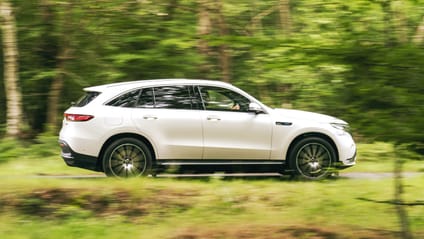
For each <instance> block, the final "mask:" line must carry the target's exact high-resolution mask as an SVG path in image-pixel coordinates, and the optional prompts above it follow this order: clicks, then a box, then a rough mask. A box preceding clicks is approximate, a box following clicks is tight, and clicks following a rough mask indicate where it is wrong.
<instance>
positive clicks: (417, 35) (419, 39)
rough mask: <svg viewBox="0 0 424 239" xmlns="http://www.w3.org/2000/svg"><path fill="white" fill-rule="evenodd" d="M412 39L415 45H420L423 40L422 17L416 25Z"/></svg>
mask: <svg viewBox="0 0 424 239" xmlns="http://www.w3.org/2000/svg"><path fill="white" fill-rule="evenodd" d="M412 41H413V42H414V43H415V44H417V45H420V44H422V43H423V42H424V17H423V19H422V20H421V22H420V25H418V27H417V31H416V32H415V35H414V38H413V39H412Z"/></svg>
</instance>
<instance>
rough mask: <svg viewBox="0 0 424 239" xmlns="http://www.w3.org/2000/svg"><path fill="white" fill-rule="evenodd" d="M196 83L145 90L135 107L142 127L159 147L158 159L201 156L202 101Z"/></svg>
mask: <svg viewBox="0 0 424 239" xmlns="http://www.w3.org/2000/svg"><path fill="white" fill-rule="evenodd" d="M196 99H198V98H195V97H193V87H192V86H184V85H182V86H160V87H151V88H145V89H143V90H142V92H141V95H140V97H139V101H138V104H137V109H135V110H134V111H133V116H132V118H133V120H134V122H135V124H136V125H137V128H138V130H139V131H140V133H141V134H142V135H144V136H146V137H147V138H148V139H149V141H150V142H152V144H153V145H154V147H155V150H156V155H157V159H159V160H161V159H162V160H163V159H168V160H169V159H201V158H202V151H203V144H202V122H201V115H200V111H199V110H198V109H199V105H200V102H196Z"/></svg>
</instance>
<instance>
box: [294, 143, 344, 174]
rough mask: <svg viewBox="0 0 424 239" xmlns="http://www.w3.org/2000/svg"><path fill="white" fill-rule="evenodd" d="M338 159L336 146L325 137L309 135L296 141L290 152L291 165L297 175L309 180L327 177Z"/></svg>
mask: <svg viewBox="0 0 424 239" xmlns="http://www.w3.org/2000/svg"><path fill="white" fill-rule="evenodd" d="M336 161H337V155H336V151H335V149H334V147H333V146H332V145H331V144H330V143H329V142H328V141H327V140H325V139H322V138H319V137H308V138H304V139H301V140H300V141H298V142H296V144H295V145H294V147H293V148H292V150H291V151H290V154H289V166H290V169H292V170H294V173H295V176H299V177H301V178H303V179H308V180H319V179H323V178H327V177H328V176H330V175H331V173H333V171H334V168H333V167H332V166H333V164H334V163H335V162H336Z"/></svg>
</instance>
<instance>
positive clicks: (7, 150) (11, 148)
mask: <svg viewBox="0 0 424 239" xmlns="http://www.w3.org/2000/svg"><path fill="white" fill-rule="evenodd" d="M23 150H24V147H23V146H22V145H21V143H20V142H19V141H16V140H14V139H9V138H4V139H0V163H1V162H6V161H8V160H11V159H17V158H19V157H20V156H22V155H23Z"/></svg>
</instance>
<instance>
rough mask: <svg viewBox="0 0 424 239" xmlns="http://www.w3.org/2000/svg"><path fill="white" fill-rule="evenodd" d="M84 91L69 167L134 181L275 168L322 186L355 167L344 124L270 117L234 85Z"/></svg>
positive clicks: (295, 115)
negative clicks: (163, 173)
mask: <svg viewBox="0 0 424 239" xmlns="http://www.w3.org/2000/svg"><path fill="white" fill-rule="evenodd" d="M84 90H85V91H86V95H85V96H84V97H83V98H81V99H80V100H79V101H78V102H77V103H76V104H75V105H73V106H72V107H71V108H69V109H68V110H67V111H66V112H65V118H64V120H63V127H62V130H61V132H60V136H59V143H60V146H61V148H62V157H63V159H64V160H65V162H66V163H67V164H68V165H69V166H75V167H81V168H85V169H90V170H95V171H102V172H104V173H106V175H108V176H118V177H128V176H140V175H148V174H155V169H156V168H158V167H161V166H163V165H202V166H211V165H220V166H226V165H229V166H231V165H253V166H257V167H261V166H263V165H271V166H273V168H275V169H276V170H277V171H278V172H281V173H291V174H294V175H300V176H302V177H304V178H308V179H319V178H323V177H326V176H328V175H329V174H330V173H331V172H334V170H333V169H335V168H345V167H349V166H352V165H354V164H355V158H356V146H355V143H354V141H353V139H352V137H351V135H350V134H349V133H348V131H347V127H348V124H347V123H346V122H345V121H343V120H340V119H337V118H334V117H331V116H327V115H322V114H317V113H311V112H305V111H298V110H288V109H271V108H269V107H267V106H265V105H264V104H262V103H261V102H260V101H258V100H257V99H255V98H254V97H252V96H250V95H249V94H247V93H246V92H244V91H242V90H240V89H238V88H236V87H235V86H232V85H230V84H227V83H223V82H218V81H206V80H185V79H169V80H168V79H167V80H145V81H134V82H124V83H116V84H108V85H102V86H95V87H89V88H86V89H84Z"/></svg>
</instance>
